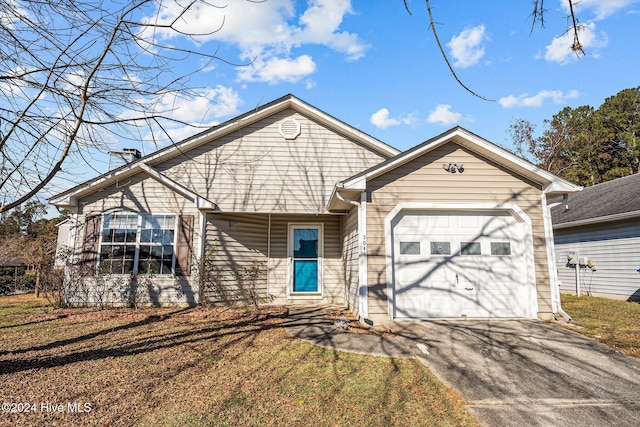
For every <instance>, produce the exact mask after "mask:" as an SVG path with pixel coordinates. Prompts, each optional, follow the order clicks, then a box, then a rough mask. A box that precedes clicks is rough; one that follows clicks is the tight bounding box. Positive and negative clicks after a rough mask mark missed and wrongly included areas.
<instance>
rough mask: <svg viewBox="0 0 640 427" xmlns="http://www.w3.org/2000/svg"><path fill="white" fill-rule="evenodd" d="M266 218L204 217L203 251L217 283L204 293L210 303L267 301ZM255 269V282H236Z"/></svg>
mask: <svg viewBox="0 0 640 427" xmlns="http://www.w3.org/2000/svg"><path fill="white" fill-rule="evenodd" d="M268 226H269V223H268V216H267V215H247V214H234V215H229V214H209V215H207V240H206V246H205V251H206V252H207V254H208V256H211V257H212V258H213V264H214V266H215V267H216V269H217V275H218V277H217V278H218V280H219V283H218V284H217V285H216V289H215V290H213V289H212V291H211V292H207V295H206V296H207V299H208V300H209V301H212V302H234V301H241V302H245V303H251V302H252V293H253V292H255V294H256V296H257V298H258V301H260V302H265V301H266V300H267V261H268V259H267V254H268V244H267V236H268ZM253 269H256V277H255V278H256V280H255V282H254V281H253V280H244V281H242V280H238V276H237V275H236V274H238V273H239V274H240V275H247V273H250V272H251V271H252V270H253Z"/></svg>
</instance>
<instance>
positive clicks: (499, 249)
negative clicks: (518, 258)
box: [491, 242, 511, 255]
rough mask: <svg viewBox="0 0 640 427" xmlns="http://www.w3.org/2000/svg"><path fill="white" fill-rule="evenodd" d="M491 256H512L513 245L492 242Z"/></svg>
mask: <svg viewBox="0 0 640 427" xmlns="http://www.w3.org/2000/svg"><path fill="white" fill-rule="evenodd" d="M491 255H511V243H509V242H491Z"/></svg>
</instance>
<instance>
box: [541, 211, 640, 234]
mask: <svg viewBox="0 0 640 427" xmlns="http://www.w3.org/2000/svg"><path fill="white" fill-rule="evenodd" d="M631 218H640V211H631V212H622V213H618V214H614V215H606V216H599V217H596V218H586V219H579V220H577V221H571V222H563V223H560V224H553V229H554V230H559V229H563V228H572V227H579V226H581V225H591V224H599V223H603V222H610V221H619V220H623V219H631Z"/></svg>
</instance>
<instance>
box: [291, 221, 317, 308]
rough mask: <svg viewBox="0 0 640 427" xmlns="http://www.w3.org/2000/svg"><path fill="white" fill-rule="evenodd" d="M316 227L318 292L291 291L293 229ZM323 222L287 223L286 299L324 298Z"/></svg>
mask: <svg viewBox="0 0 640 427" xmlns="http://www.w3.org/2000/svg"><path fill="white" fill-rule="evenodd" d="M294 228H317V229H318V292H293V229H294ZM323 282H324V223H322V222H318V223H315V222H314V223H306V222H290V223H287V299H291V300H296V299H299V300H303V299H306V300H319V299H323V298H324V285H323Z"/></svg>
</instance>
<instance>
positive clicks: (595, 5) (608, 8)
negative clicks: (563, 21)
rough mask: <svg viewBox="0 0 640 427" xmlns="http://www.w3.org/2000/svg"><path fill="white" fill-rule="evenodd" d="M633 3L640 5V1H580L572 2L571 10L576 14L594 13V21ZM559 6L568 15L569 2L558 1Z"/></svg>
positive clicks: (565, 0)
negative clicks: (585, 11) (587, 11)
mask: <svg viewBox="0 0 640 427" xmlns="http://www.w3.org/2000/svg"><path fill="white" fill-rule="evenodd" d="M635 3H640V0H580V1H574V3H573V10H574V11H575V13H576V14H580V13H581V12H582V11H584V10H590V11H592V12H593V13H594V15H595V19H596V20H601V19H604V18H606V17H608V16H610V15H613V14H614V13H616V12H618V11H619V10H622V9H624V8H626V7H627V6H630V5H632V4H635ZM560 5H561V6H562V10H564V11H565V13H567V15H568V14H569V13H570V9H569V1H568V0H560Z"/></svg>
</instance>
